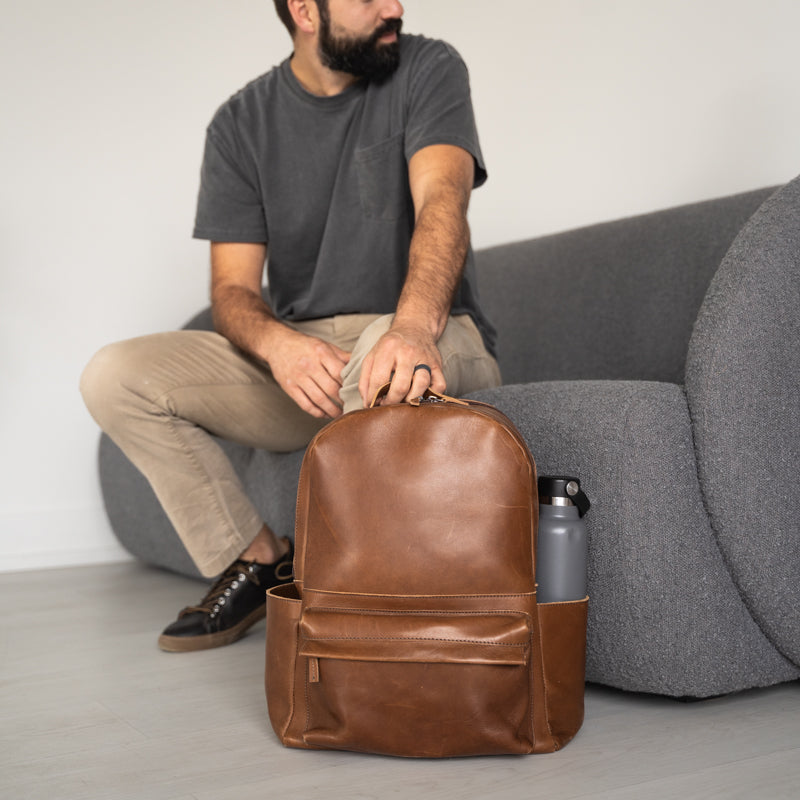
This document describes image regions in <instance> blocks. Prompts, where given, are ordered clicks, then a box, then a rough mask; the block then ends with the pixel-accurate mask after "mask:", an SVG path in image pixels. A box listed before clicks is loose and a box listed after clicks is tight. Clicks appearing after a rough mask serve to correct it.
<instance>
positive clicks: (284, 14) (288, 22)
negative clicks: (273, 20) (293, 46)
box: [273, 0, 294, 38]
mask: <svg viewBox="0 0 800 800" xmlns="http://www.w3.org/2000/svg"><path fill="white" fill-rule="evenodd" d="M273 1H274V3H275V10H276V11H277V12H278V16H279V17H280V19H281V22H282V23H283V24H284V25H285V26H286V30H288V31H289V36H291V37H292V38H294V20H293V19H292V15H291V14H290V13H289V4H288V0H273Z"/></svg>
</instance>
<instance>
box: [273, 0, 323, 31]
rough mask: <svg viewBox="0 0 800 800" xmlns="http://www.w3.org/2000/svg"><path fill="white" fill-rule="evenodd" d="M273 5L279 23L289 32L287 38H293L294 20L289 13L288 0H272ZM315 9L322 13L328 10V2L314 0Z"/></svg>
mask: <svg viewBox="0 0 800 800" xmlns="http://www.w3.org/2000/svg"><path fill="white" fill-rule="evenodd" d="M273 2H274V3H275V10H276V11H277V12H278V16H279V17H280V20H281V22H282V23H283V24H284V25H285V26H286V30H287V31H289V36H291V37H292V38H294V28H295V26H294V20H293V19H292V15H291V13H290V12H289V0H273ZM314 2H315V3H316V4H317V7H318V8H319V9H320V10H321V11H322V12H323V13H324V12H326V11H327V10H328V0H314Z"/></svg>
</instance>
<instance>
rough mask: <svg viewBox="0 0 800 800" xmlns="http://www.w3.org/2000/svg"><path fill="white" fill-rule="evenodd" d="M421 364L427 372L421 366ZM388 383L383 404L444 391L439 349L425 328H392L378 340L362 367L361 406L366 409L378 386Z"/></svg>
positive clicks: (399, 325)
mask: <svg viewBox="0 0 800 800" xmlns="http://www.w3.org/2000/svg"><path fill="white" fill-rule="evenodd" d="M423 364H424V365H425V366H427V367H429V368H430V372H429V371H428V370H427V369H424V367H420V365H423ZM417 367H420V368H419V369H417ZM393 373H394V375H393ZM390 380H391V387H390V389H389V393H388V394H387V395H386V397H384V398H383V401H382V402H384V403H387V404H389V403H400V402H403V401H404V400H405V401H408V400H411V399H413V398H414V397H420V396H421V395H422V394H423V393H424V392H425V390H426V389H428V388H431V389H433V390H434V391H437V392H443V391H444V390H445V388H447V385H446V383H445V379H444V373H443V372H442V357H441V354H440V353H439V348H438V347H437V346H436V341H435V340H434V337H433V336H432V335H431V334H430V332H429V331H427V330H425V328H420V327H413V326H411V325H402V324H397V325H393V326H392V328H391V329H390V330H389V331H388V332H387V333H385V334H384V335H383V336H382V337H381V338H380V339H379V340H378V342H377V344H376V345H375V347H373V348H372V350H371V351H370V352H369V354H368V355H367V357H366V358H365V359H364V363H363V365H362V367H361V379H360V380H359V383H358V391H359V393H360V394H361V399H362V400H363V401H364V405H365V406H369V404H370V403H371V402H372V400H373V398H374V397H375V395H376V393H377V392H378V390H379V389H380V388H381V386H383V385H384V384H386V383H389V381H390Z"/></svg>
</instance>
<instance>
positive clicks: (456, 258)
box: [395, 197, 470, 340]
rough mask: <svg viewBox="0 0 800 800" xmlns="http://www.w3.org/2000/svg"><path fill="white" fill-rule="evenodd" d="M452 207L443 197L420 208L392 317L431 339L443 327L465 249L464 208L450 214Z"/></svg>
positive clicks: (466, 239) (450, 199) (435, 337)
mask: <svg viewBox="0 0 800 800" xmlns="http://www.w3.org/2000/svg"><path fill="white" fill-rule="evenodd" d="M453 204H454V201H453V199H452V198H447V197H443V198H441V199H439V200H437V201H436V202H431V203H429V204H427V205H426V206H425V207H424V208H422V209H421V211H420V214H419V216H418V218H417V223H416V226H415V229H414V235H413V237H412V239H411V245H410V249H409V261H408V277H407V278H406V282H405V285H404V287H403V291H402V294H401V295H400V300H399V302H398V305H397V313H396V315H395V325H397V326H402V325H414V326H415V327H416V326H419V327H424V328H425V329H426V330H427V331H428V332H429V333H430V334H431V335H432V336H433V337H434V339H435V340H438V339H439V337H440V336H441V335H442V332H443V331H444V329H445V326H446V325H447V319H448V317H449V314H450V308H451V305H452V302H453V295H454V294H455V291H456V288H457V287H458V284H459V281H460V280H461V275H462V272H463V269H464V260H465V258H466V255H467V249H468V247H469V238H470V233H469V225H468V223H467V219H466V209H464V210H463V212H461V213H455V214H454V213H453Z"/></svg>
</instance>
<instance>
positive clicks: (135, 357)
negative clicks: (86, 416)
mask: <svg viewBox="0 0 800 800" xmlns="http://www.w3.org/2000/svg"><path fill="white" fill-rule="evenodd" d="M146 380H147V378H146V359H142V356H141V352H140V348H137V347H136V345H135V340H128V341H122V342H115V343H114V344H109V345H106V346H105V347H103V348H101V349H100V350H98V352H97V353H95V355H94V356H93V357H92V359H91V360H90V361H89V363H88V364H87V365H86V367H85V368H84V370H83V373H82V375H81V380H80V391H81V395H82V396H83V402H84V403H85V404H86V408H87V409H88V410H89V413H90V414H91V415H92V417H94V419H95V421H96V422H97V423H98V425H100V427H101V428H103V429H104V430H108V429H109V428H110V427H113V425H114V420H115V419H116V418H117V417H118V416H119V414H120V412H121V411H122V410H123V409H124V408H125V407H126V406H127V405H128V404H129V402H130V400H129V399H130V397H131V396H132V395H135V393H136V385H135V384H136V383H137V382H141V381H146Z"/></svg>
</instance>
